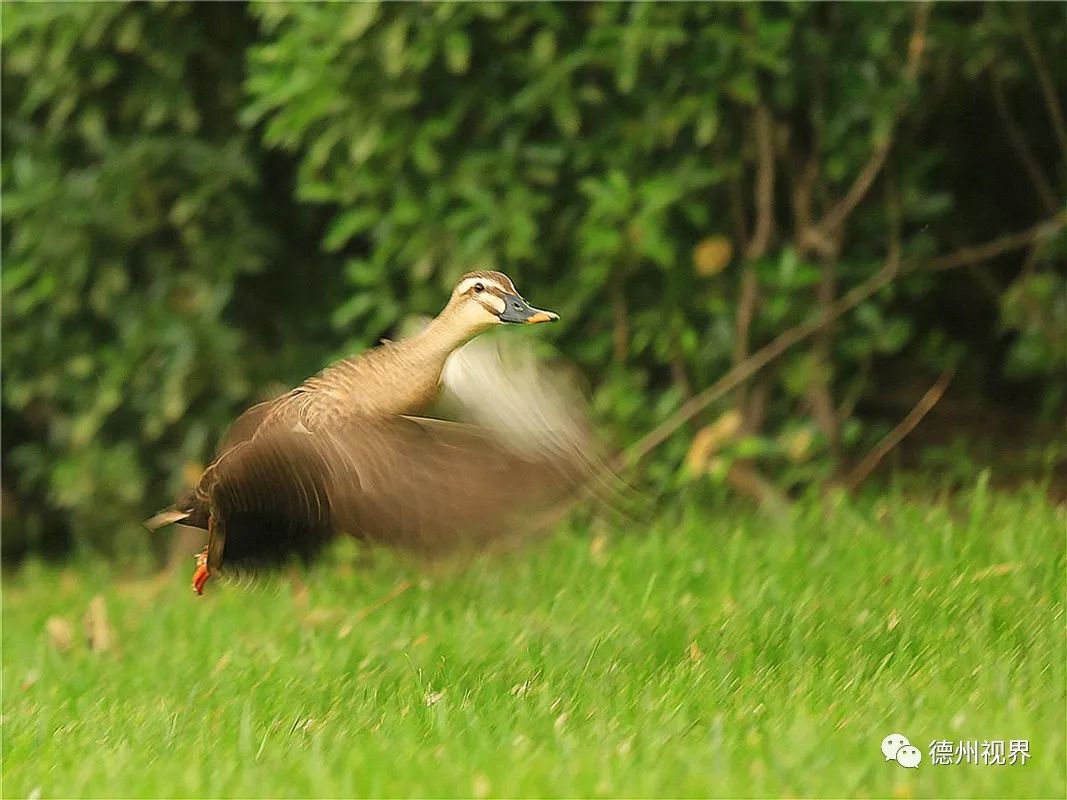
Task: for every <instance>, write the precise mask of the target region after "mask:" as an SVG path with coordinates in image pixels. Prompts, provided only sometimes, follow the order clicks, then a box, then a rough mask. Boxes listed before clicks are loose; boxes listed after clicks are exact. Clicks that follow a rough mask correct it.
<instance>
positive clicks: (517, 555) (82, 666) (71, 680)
mask: <svg viewBox="0 0 1067 800" xmlns="http://www.w3.org/2000/svg"><path fill="white" fill-rule="evenodd" d="M1065 529H1067V516H1065V513H1064V510H1063V508H1053V507H1051V506H1050V505H1049V504H1048V503H1047V502H1046V501H1045V500H1044V499H1043V497H1042V496H1041V494H1040V493H1039V492H1037V491H1024V492H1021V493H1018V494H1012V495H1006V494H997V493H994V492H992V491H989V490H987V489H985V488H984V487H983V486H981V485H980V486H978V487H977V488H975V489H974V490H972V491H970V492H968V493H965V494H963V495H957V496H955V497H953V498H951V499H948V500H945V501H944V502H941V503H938V504H930V503H926V502H918V501H914V500H910V499H908V498H906V497H904V496H900V495H897V494H894V493H889V494H886V495H883V496H881V497H879V498H872V499H870V500H866V501H862V500H861V501H851V500H847V499H843V498H836V499H835V498H831V499H829V500H827V501H824V502H822V503H816V502H807V503H804V504H801V505H800V506H798V507H797V508H796V509H794V510H792V511H791V512H789V513H788V516H787V517H786V518H783V519H780V520H776V521H768V520H767V519H766V518H764V517H761V516H760V515H759V514H757V513H755V512H752V511H747V510H744V509H733V510H729V509H722V510H720V511H715V512H710V511H703V512H701V513H697V512H696V511H690V510H687V509H679V508H674V509H671V510H667V511H664V512H662V513H661V514H660V516H659V517H658V521H654V522H652V523H650V524H648V525H647V526H644V528H643V529H641V530H628V531H626V532H625V533H624V532H621V531H618V530H611V529H607V528H605V529H603V530H599V531H597V532H588V531H581V532H579V531H563V532H561V533H559V534H558V535H557V536H555V537H553V538H551V539H550V540H548V541H545V542H540V543H537V544H534V545H532V546H529V547H527V548H525V549H523V550H522V551H520V552H512V553H508V554H504V555H497V556H493V557H483V558H480V559H478V560H476V561H474V562H473V563H468V564H465V565H455V564H453V565H448V566H438V567H436V568H434V569H430V570H427V569H425V568H422V569H420V568H417V567H416V566H415V565H414V564H413V563H411V562H410V561H406V560H404V559H402V558H397V557H392V556H389V555H388V554H382V553H375V554H372V557H368V555H367V554H365V553H359V552H358V551H356V550H355V548H352V547H347V548H340V549H339V550H338V551H337V552H335V553H333V554H331V556H330V558H329V559H328V560H327V561H326V562H324V563H321V564H319V565H318V566H316V567H314V568H312V569H311V570H310V571H293V570H291V571H287V572H284V573H281V574H277V575H274V576H267V577H261V578H259V579H257V580H256V581H254V582H248V581H231V582H228V583H220V582H215V583H213V584H209V587H208V592H207V594H205V596H204V597H202V598H197V597H195V596H194V595H193V594H192V592H191V590H190V589H189V588H188V585H187V579H188V575H187V573H188V571H189V570H188V569H186V568H185V565H183V567H182V570H181V571H180V573H173V574H168V575H165V576H163V577H155V578H154V577H147V576H141V577H138V576H136V575H134V576H128V575H120V576H109V574H108V572H107V571H106V570H105V569H104V567H103V565H102V564H100V563H99V562H89V563H86V564H82V565H79V566H73V567H68V568H52V567H45V566H42V565H39V564H31V565H29V566H28V567H27V568H25V569H23V570H22V571H21V572H19V573H16V574H9V575H7V576H6V578H5V581H4V592H3V601H4V608H3V623H4V625H3V648H4V651H3V663H4V670H3V692H4V694H3V748H4V752H3V795H4V796H5V797H25V796H27V795H30V794H31V793H32V794H34V795H39V796H41V797H73V796H101V797H104V796H109V797H116V796H196V797H214V796H268V795H274V796H354V795H363V796H366V795H435V796H437V795H440V796H538V795H552V796H574V795H601V796H608V795H611V796H623V795H625V796H698V795H716V796H721V795H731V796H762V795H805V796H810V795H818V796H842V795H850V796H855V795H861V796H862V795H866V796H891V797H923V796H971V797H974V796H984V797H1021V796H1025V797H1038V796H1047V797H1063V796H1064V794H1065V792H1067V786H1065V771H1067V743H1065V720H1067V708H1065V684H1067V674H1065V620H1064V608H1063V606H1064V571H1065V563H1064V545H1065ZM191 565H192V561H191V560H190V562H189V565H188V566H189V567H190V568H191ZM110 578H113V580H109V579H110ZM98 594H102V595H103V598H104V602H105V604H106V608H107V613H108V619H109V623H108V626H109V627H110V631H111V633H112V634H113V637H114V640H113V642H112V645H111V647H110V648H108V649H105V650H103V651H99V650H98V651H94V650H93V649H92V648H91V647H90V646H89V645H88V643H87V642H86V639H85V636H84V635H83V616H84V615H85V613H86V609H87V608H88V607H89V605H90V601H91V600H92V599H93V598H94V597H95V596H96V595H98ZM55 617H59V618H62V619H63V620H65V621H66V622H68V623H70V625H71V626H72V628H73V632H74V637H73V641H72V642H71V643H69V646H65V645H67V643H65V642H64V641H63V638H64V637H63V628H64V626H63V623H62V622H57V621H56V620H55V619H53V618H55ZM50 619H51V620H52V621H51V623H49V620H50ZM49 629H51V631H52V632H51V633H49ZM97 641H99V639H97ZM890 733H902V734H904V735H905V736H908V737H910V739H911V741H912V742H913V743H915V744H916V745H917V746H918V747H919V749H920V750H921V751H922V752H923V761H922V763H921V764H920V766H919V767H918V768H917V769H911V770H908V769H904V768H902V767H900V766H898V765H897V764H896V763H893V762H888V763H887V762H885V761H884V759H883V757H882V755H881V752H880V750H879V745H880V743H881V740H882V739H883V737H885V736H886V735H887V734H890ZM935 739H944V740H950V741H952V742H953V743H954V742H956V741H959V740H965V741H969V740H978V741H979V742H981V741H983V740H993V739H1000V740H1005V741H1007V740H1012V739H1026V740H1029V743H1030V754H1031V757H1030V760H1029V762H1028V763H1026V764H1025V765H1023V764H1016V765H1014V766H1008V765H1004V766H984V765H981V764H965V763H961V764H959V765H948V766H936V765H933V764H931V762H930V754H929V748H930V743H931V741H933V740H935Z"/></svg>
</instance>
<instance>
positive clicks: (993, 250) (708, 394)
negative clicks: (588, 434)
mask: <svg viewBox="0 0 1067 800" xmlns="http://www.w3.org/2000/svg"><path fill="white" fill-rule="evenodd" d="M1065 224H1067V214H1060V215H1058V216H1056V217H1053V218H1052V219H1048V220H1044V221H1042V222H1039V223H1038V224H1036V225H1034V226H1032V227H1030V228H1028V229H1027V230H1025V231H1021V232H1020V233H1013V234H1008V235H1006V236H1001V237H1000V238H998V239H994V240H993V241H991V242H987V243H985V244H981V245H971V246H969V247H964V248H961V249H960V250H957V251H956V252H954V253H949V254H948V255H945V256H941V257H940V258H936V259H933V260H931V261H927V262H925V263H919V264H915V265H910V266H909V267H908V268H907V271H912V270H917V269H954V268H956V267H965V266H967V265H968V264H974V263H976V262H978V261H983V260H985V259H987V258H993V257H995V256H998V255H1001V254H1002V253H1006V252H1009V251H1011V250H1017V249H1019V248H1022V247H1026V246H1027V245H1028V244H1030V243H1032V242H1034V241H1037V240H1039V239H1043V238H1047V237H1049V236H1052V235H1053V234H1055V233H1056V232H1057V231H1059V230H1060V229H1061V228H1063V227H1064V225H1065ZM902 271H903V270H902V269H901V267H900V265H899V264H896V263H894V262H893V261H891V260H889V261H887V262H886V263H885V265H883V267H882V269H880V270H879V271H878V272H877V273H875V274H874V275H872V276H871V277H870V278H868V279H867V280H866V281H864V282H863V283H861V284H859V285H857V286H854V287H853V288H852V289H850V290H849V291H848V292H846V293H845V294H843V295H841V297H839V298H838V299H837V300H836V301H835V302H834V303H833V305H831V306H829V307H828V308H826V309H824V310H823V311H822V312H820V313H819V314H817V315H816V316H814V317H812V318H811V319H809V320H807V321H806V322H802V323H801V324H799V325H796V326H794V327H792V328H790V329H789V330H787V331H785V332H784V333H782V334H781V335H779V336H778V337H777V338H776V339H774V340H773V341H772V342H770V343H769V344H767V345H765V346H764V347H762V348H760V349H759V350H757V351H756V352H755V353H753V354H752V355H751V356H749V357H748V358H746V359H745V360H744V361H742V362H741V363H740V364H737V365H735V366H734V367H733V368H731V369H730V370H729V371H728V372H727V373H726V374H725V375H723V376H722V377H721V378H719V380H717V381H716V382H715V383H713V384H712V385H711V386H709V387H708V388H706V389H704V390H703V391H701V392H699V393H698V394H696V395H694V397H693V399H691V400H689V401H688V402H686V403H683V404H682V406H681V407H680V408H679V409H678V410H677V411H675V412H674V413H673V414H671V415H670V416H669V417H668V418H667V419H665V420H664V421H663V422H661V423H660V424H659V425H657V426H656V427H655V428H653V429H652V430H651V431H649V432H648V433H647V434H645V436H643V437H642V438H641V439H639V440H638V441H637V442H635V443H634V444H633V445H632V446H631V447H630V448H629V449H628V450H627V451H626V452H625V453H623V454H622V457H621V459H618V460H617V463H619V462H621V463H619V466H620V467H621V466H624V465H626V464H627V463H629V464H630V465H637V464H638V463H640V462H641V461H642V460H643V459H644V458H645V456H647V455H648V454H649V453H651V452H652V451H653V450H655V449H656V448H657V447H659V446H660V445H661V444H663V442H665V441H666V440H667V439H668V438H669V437H670V436H671V435H672V434H673V433H674V432H675V431H676V430H678V428H679V427H681V426H682V425H684V424H685V423H686V422H688V421H689V420H691V419H692V418H693V417H695V416H696V415H697V414H699V413H700V412H701V411H702V410H703V409H704V408H706V407H707V406H709V405H711V404H712V403H714V402H715V401H716V400H718V399H720V398H721V397H723V396H724V395H725V394H727V393H729V392H731V391H733V390H734V389H735V388H737V387H738V386H740V385H741V384H742V383H744V382H745V381H747V380H748V379H749V378H751V377H752V376H753V375H755V374H756V373H757V372H759V371H760V370H761V369H763V368H764V367H765V366H767V365H768V364H770V363H771V362H772V361H774V360H775V359H777V358H778V357H779V356H781V355H782V354H783V353H785V352H786V351H787V350H789V348H791V347H792V346H793V345H795V344H797V343H799V342H802V341H804V340H805V339H807V338H808V337H810V336H812V335H813V334H814V333H815V332H816V331H819V330H820V329H822V327H823V326H824V325H828V324H829V323H830V322H832V321H833V320H835V319H837V318H838V317H840V316H841V315H842V314H844V313H845V312H847V311H849V310H851V309H853V308H855V307H856V306H857V305H859V304H860V303H862V302H863V301H864V300H866V299H867V298H869V297H871V296H873V295H874V294H875V293H877V292H878V291H879V290H880V289H881V288H882V287H884V286H886V285H888V284H889V283H891V282H892V281H893V280H894V279H895V278H896V277H897V275H898V274H900V273H901V272H902Z"/></svg>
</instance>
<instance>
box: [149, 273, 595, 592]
mask: <svg viewBox="0 0 1067 800" xmlns="http://www.w3.org/2000/svg"><path fill="white" fill-rule="evenodd" d="M557 319H559V316H558V315H557V314H556V313H554V312H552V311H546V310H543V309H539V308H535V307H533V306H531V305H530V304H529V303H527V301H526V300H525V299H524V298H523V297H522V295H521V294H520V293H519V292H518V290H517V289H516V288H515V284H514V283H513V282H512V280H511V279H510V278H509V277H508V276H507V275H505V274H504V273H502V272H498V271H492V270H485V271H475V272H469V273H467V274H465V275H463V276H462V277H461V278H460V279H459V281H458V283H457V284H456V285H455V288H454V289H453V290H452V293H451V295H450V297H449V299H448V302H447V304H446V305H445V307H444V308H443V309H442V311H441V312H440V313H439V314H438V315H437V316H436V317H434V318H433V319H432V320H430V321H429V322H427V323H425V324H422V325H420V326H419V330H417V331H416V332H414V333H413V334H411V335H408V336H406V337H404V338H400V339H398V340H396V341H383V342H382V343H381V344H380V345H378V346H376V347H373V348H371V349H369V350H366V351H364V352H362V353H359V354H357V355H355V356H352V357H349V358H345V359H342V360H340V361H338V362H336V363H333V364H331V365H330V366H328V367H326V368H325V369H323V370H322V371H321V372H319V373H318V374H316V375H314V376H312V377H310V378H308V379H307V380H306V381H304V382H303V383H302V384H300V385H299V386H297V387H295V388H293V389H291V390H290V391H287V392H285V393H284V394H282V395H281V396H279V397H276V398H274V399H272V400H269V401H266V402H262V403H258V404H256V405H253V406H251V407H250V408H248V409H247V410H246V411H245V412H244V413H243V414H241V415H240V416H239V417H238V418H237V419H236V420H235V421H234V423H233V424H232V425H231V427H230V429H229V431H228V432H227V433H226V435H225V436H224V437H223V439H222V441H221V442H220V444H219V446H218V447H217V449H216V453H215V456H214V459H213V460H212V461H211V462H210V464H209V465H208V466H207V467H206V468H205V469H204V471H203V473H202V474H201V476H200V478H199V480H198V482H197V483H196V485H195V486H194V487H193V488H192V490H191V491H189V492H187V493H186V494H185V495H184V496H183V497H182V498H180V499H179V500H178V502H176V503H175V504H174V505H173V506H172V507H171V508H169V509H167V510H165V511H162V512H160V513H158V514H156V515H155V516H153V517H152V518H150V519H149V520H146V522H145V524H146V526H147V527H148V528H149V529H150V530H157V529H159V528H162V527H165V526H168V525H171V524H181V525H187V526H192V527H195V528H200V529H202V530H205V531H206V532H207V543H206V545H205V546H204V548H203V550H201V551H200V552H199V553H198V554H197V555H196V557H195V558H196V567H195V570H194V573H193V578H192V588H193V590H194V591H195V592H196V594H197V595H201V594H203V592H204V586H205V584H206V583H207V581H208V579H209V577H210V576H212V575H214V574H215V573H217V572H219V571H220V570H221V569H222V568H223V566H224V565H226V566H227V567H232V566H235V565H236V566H240V565H244V564H248V565H252V566H256V565H259V564H262V563H278V562H279V561H281V560H284V559H288V558H292V557H294V556H298V557H301V558H305V559H307V558H311V557H313V556H314V555H316V554H317V553H318V552H319V551H320V550H321V549H322V548H323V547H324V546H325V545H326V543H327V542H329V541H330V540H331V539H333V538H334V537H336V536H339V535H343V534H348V535H351V536H354V537H356V538H358V539H361V540H364V541H366V542H369V543H372V544H383V545H387V546H396V547H400V548H405V549H410V550H415V551H419V552H423V553H437V552H442V551H445V550H448V549H453V548H455V547H457V546H460V545H466V546H472V545H473V546H479V545H486V544H488V543H491V542H494V541H497V540H501V539H504V538H507V537H509V536H511V535H516V534H517V533H519V532H521V531H524V530H529V529H531V528H533V527H536V526H537V525H538V524H539V522H540V521H544V520H550V519H556V518H558V515H556V514H555V513H554V512H555V510H556V509H558V508H559V507H560V503H561V502H565V501H567V500H568V499H570V498H575V497H577V496H579V495H580V494H581V492H582V487H583V486H585V485H587V484H588V482H589V478H590V476H592V475H594V474H595V473H596V471H597V466H596V465H597V464H598V463H601V462H599V461H598V458H597V457H596V455H595V452H594V450H595V448H594V446H593V444H592V435H591V431H590V426H589V425H588V420H587V418H586V417H585V415H584V411H583V410H582V407H581V402H580V399H578V398H577V395H576V394H575V393H574V392H573V391H572V388H573V387H572V385H570V384H568V383H567V382H566V381H564V380H562V379H561V377H560V374H559V372H558V371H557V370H554V369H550V368H548V367H547V366H546V365H545V364H544V362H543V360H541V359H539V358H537V357H536V356H535V355H534V354H533V351H532V350H531V348H530V347H529V346H516V347H513V348H512V349H511V350H509V349H508V348H506V347H504V346H503V345H502V344H500V343H499V342H493V343H488V344H482V342H476V341H475V339H476V337H478V336H479V335H480V334H483V333H485V332H487V331H489V330H490V329H493V328H497V327H500V326H507V325H523V326H528V325H538V324H543V323H549V322H554V321H556V320H557ZM519 338H525V337H519ZM509 354H510V356H509ZM442 406H443V407H446V408H448V409H450V411H449V412H448V413H447V415H445V414H438V415H436V416H434V415H433V414H434V411H435V409H438V408H441V407H442Z"/></svg>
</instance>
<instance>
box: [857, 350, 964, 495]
mask: <svg viewBox="0 0 1067 800" xmlns="http://www.w3.org/2000/svg"><path fill="white" fill-rule="evenodd" d="M955 374H956V368H955V367H949V368H948V369H946V370H945V371H944V372H942V373H941V377H939V378H938V379H937V382H936V383H934V385H933V386H931V387H930V388H929V389H928V390H927V391H926V394H924V395H923V396H922V398H921V399H920V400H919V402H918V403H917V404H916V405H915V408H913V409H912V410H911V411H909V412H908V415H907V416H906V417H904V419H902V420H901V421H900V423H899V424H898V425H897V426H896V427H895V428H893V430H891V431H890V432H889V433H887V434H886V435H885V436H884V437H883V438H882V440H881V441H880V442H878V444H876V445H875V446H874V447H872V448H871V450H870V452H868V453H867V455H866V456H864V457H863V459H862V460H861V461H860V463H859V464H857V465H856V467H855V469H853V470H852V471H851V472H850V473H849V474H848V476H847V477H846V478H845V479H844V481H842V485H843V486H844V488H845V489H846V490H847V491H852V490H853V489H855V488H856V487H857V486H859V485H860V484H861V483H863V481H865V480H866V479H867V477H868V476H869V475H870V474H871V472H873V471H874V469H875V467H877V466H878V464H879V463H880V462H881V461H882V459H883V458H885V457H886V455H887V454H888V453H889V451H891V450H892V449H893V448H894V447H896V446H897V445H898V444H900V443H901V441H903V439H904V437H905V436H907V435H908V434H909V433H911V432H912V431H913V430H915V426H916V425H918V424H919V423H920V422H922V419H923V417H925V416H926V415H927V414H929V413H930V410H931V409H933V407H934V406H935V405H937V402H938V401H939V400H940V399H941V396H942V395H943V394H944V393H945V390H946V389H947V388H948V385H949V384H950V383H951V382H952V376H953V375H955Z"/></svg>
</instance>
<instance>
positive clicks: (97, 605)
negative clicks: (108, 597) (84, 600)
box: [84, 594, 115, 653]
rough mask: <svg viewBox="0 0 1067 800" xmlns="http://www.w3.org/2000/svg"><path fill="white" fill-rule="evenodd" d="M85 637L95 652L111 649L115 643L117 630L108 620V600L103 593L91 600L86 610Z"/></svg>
mask: <svg viewBox="0 0 1067 800" xmlns="http://www.w3.org/2000/svg"><path fill="white" fill-rule="evenodd" d="M84 622H85V639H86V641H87V643H88V644H89V649H90V650H91V651H92V652H94V653H103V652H105V651H107V650H110V649H111V647H112V646H113V645H114V644H115V632H114V631H113V630H112V628H111V625H110V624H108V621H107V601H105V600H104V596H103V595H99V594H98V595H97V596H96V597H94V598H93V599H92V600H90V601H89V608H88V609H87V610H86V612H85V618H84Z"/></svg>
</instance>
